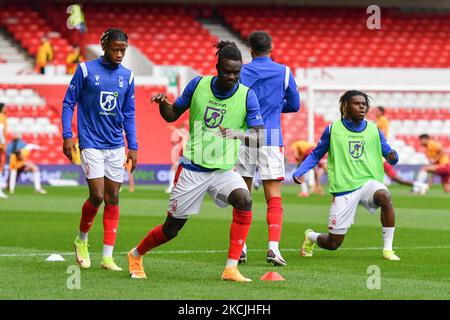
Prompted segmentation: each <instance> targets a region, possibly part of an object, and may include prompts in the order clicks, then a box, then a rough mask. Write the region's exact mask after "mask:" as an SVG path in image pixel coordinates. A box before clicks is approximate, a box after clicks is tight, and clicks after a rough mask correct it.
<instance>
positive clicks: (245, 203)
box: [208, 170, 252, 282]
mask: <svg viewBox="0 0 450 320" xmlns="http://www.w3.org/2000/svg"><path fill="white" fill-rule="evenodd" d="M208 193H209V194H210V195H211V197H212V198H213V199H214V202H215V204H216V205H217V206H218V207H221V208H225V207H226V206H228V205H231V206H232V207H233V220H232V222H231V226H230V242H229V249H228V256H227V262H226V265H225V270H224V272H223V274H222V280H230V281H238V282H247V281H251V280H250V279H247V278H245V277H244V276H243V275H242V274H241V273H240V272H239V270H238V269H237V265H238V262H239V257H240V255H241V252H242V249H243V246H244V243H245V241H246V240H247V235H248V231H249V230H250V224H251V221H252V197H251V195H250V192H249V191H248V189H247V185H246V184H245V182H244V180H243V179H242V177H241V176H240V175H239V174H238V173H237V172H234V171H232V170H228V171H225V172H216V173H214V178H213V180H212V182H211V184H210V186H209V188H208Z"/></svg>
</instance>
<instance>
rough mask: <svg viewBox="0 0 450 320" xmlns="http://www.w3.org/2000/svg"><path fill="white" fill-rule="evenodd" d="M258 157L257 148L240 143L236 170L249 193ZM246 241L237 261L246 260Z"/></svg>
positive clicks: (242, 261) (243, 261)
mask: <svg viewBox="0 0 450 320" xmlns="http://www.w3.org/2000/svg"><path fill="white" fill-rule="evenodd" d="M257 158H258V149H257V148H250V147H247V146H244V145H241V146H240V148H239V156H238V162H237V164H236V171H237V172H238V173H239V174H240V175H241V176H242V178H243V179H244V181H245V184H246V185H247V189H248V190H249V192H250V194H251V193H252V189H253V179H254V178H255V177H254V176H255V173H256V162H257ZM247 257H248V256H247V243H244V246H243V248H242V252H241V254H240V257H239V263H245V262H247Z"/></svg>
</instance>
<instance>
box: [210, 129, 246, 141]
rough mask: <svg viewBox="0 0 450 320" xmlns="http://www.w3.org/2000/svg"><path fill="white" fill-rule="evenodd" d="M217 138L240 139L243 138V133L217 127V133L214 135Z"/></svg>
mask: <svg viewBox="0 0 450 320" xmlns="http://www.w3.org/2000/svg"><path fill="white" fill-rule="evenodd" d="M216 135H217V136H219V137H222V138H225V139H240V140H243V139H244V138H245V133H244V132H242V131H240V130H233V129H227V128H224V127H222V126H221V125H219V131H217V133H216Z"/></svg>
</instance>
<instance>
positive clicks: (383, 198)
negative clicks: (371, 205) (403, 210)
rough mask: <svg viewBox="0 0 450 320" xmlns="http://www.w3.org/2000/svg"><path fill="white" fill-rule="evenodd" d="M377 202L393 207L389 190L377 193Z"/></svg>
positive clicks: (383, 205)
mask: <svg viewBox="0 0 450 320" xmlns="http://www.w3.org/2000/svg"><path fill="white" fill-rule="evenodd" d="M376 200H377V203H378V204H379V205H380V206H381V207H392V198H391V195H390V194H389V192H387V191H384V190H383V191H381V192H379V193H378V194H377V199H376Z"/></svg>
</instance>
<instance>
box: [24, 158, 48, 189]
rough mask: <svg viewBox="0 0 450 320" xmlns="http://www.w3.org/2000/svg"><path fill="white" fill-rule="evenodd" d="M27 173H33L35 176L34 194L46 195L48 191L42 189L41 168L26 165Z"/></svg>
mask: <svg viewBox="0 0 450 320" xmlns="http://www.w3.org/2000/svg"><path fill="white" fill-rule="evenodd" d="M24 171H25V172H31V173H32V174H33V185H34V192H36V193H40V194H46V193H47V191H45V190H44V189H42V186H41V172H40V171H39V167H38V166H37V165H35V164H33V163H29V162H27V163H25V166H24Z"/></svg>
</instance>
